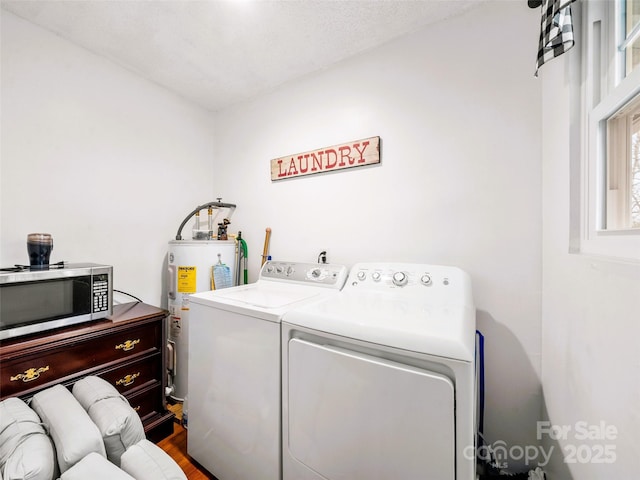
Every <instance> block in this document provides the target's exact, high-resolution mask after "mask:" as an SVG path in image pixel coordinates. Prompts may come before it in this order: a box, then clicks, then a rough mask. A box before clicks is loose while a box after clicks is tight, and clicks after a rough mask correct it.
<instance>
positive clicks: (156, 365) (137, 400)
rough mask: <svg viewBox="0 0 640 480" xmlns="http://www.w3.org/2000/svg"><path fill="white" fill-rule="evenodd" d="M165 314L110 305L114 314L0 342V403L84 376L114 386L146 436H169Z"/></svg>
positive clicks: (143, 307) (135, 305)
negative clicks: (137, 415)
mask: <svg viewBox="0 0 640 480" xmlns="http://www.w3.org/2000/svg"><path fill="white" fill-rule="evenodd" d="M166 315H167V312H166V311H165V310H162V309H159V308H156V307H153V306H151V305H147V304H144V303H139V302H132V303H125V304H120V305H114V307H113V316H111V317H109V318H107V319H104V320H97V321H93V322H88V323H83V324H80V325H75V326H72V327H65V328H61V329H57V330H51V331H49V332H44V333H40V334H35V335H29V336H24V337H20V338H15V339H10V340H4V341H2V342H0V400H2V399H4V398H6V397H16V396H17V397H20V398H22V399H24V400H26V399H28V398H29V397H31V396H32V395H33V394H35V393H37V392H38V391H40V390H44V389H45V388H48V387H51V386H53V385H55V384H57V383H61V384H63V385H66V386H68V387H69V386H71V385H72V384H73V383H74V382H75V381H76V380H79V379H80V378H82V377H84V376H86V375H97V376H99V377H102V378H104V379H105V380H107V381H108V382H110V383H111V384H113V385H114V386H115V387H116V388H117V389H118V391H119V392H120V393H121V394H122V395H124V396H125V397H126V398H127V400H128V401H129V403H130V404H131V406H132V407H133V408H134V409H135V410H136V411H137V412H138V414H139V415H140V418H141V419H142V423H143V425H144V428H145V433H146V435H147V438H148V439H149V440H151V441H153V442H157V441H159V440H161V439H162V438H164V437H166V436H167V435H170V434H171V433H173V417H174V414H173V413H171V412H169V411H168V410H167V409H166V403H165V397H164V389H165V379H166V373H165V365H166V361H165V360H166V359H165V355H166V340H167V332H166V321H165V318H166Z"/></svg>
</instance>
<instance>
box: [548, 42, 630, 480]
mask: <svg viewBox="0 0 640 480" xmlns="http://www.w3.org/2000/svg"><path fill="white" fill-rule="evenodd" d="M575 54H576V50H574V51H570V52H569V53H567V54H566V55H564V56H563V57H560V58H558V59H555V60H554V61H553V62H551V63H549V64H548V65H545V66H544V67H543V69H542V70H541V75H540V78H541V81H542V84H543V117H542V119H543V125H544V129H543V138H544V147H543V156H542V157H543V192H542V198H543V229H542V231H543V282H542V287H543V290H542V291H543V310H542V380H543V388H544V402H545V409H546V415H547V418H548V421H549V422H550V423H551V424H552V425H555V426H557V428H561V427H565V428H566V427H568V428H569V429H570V430H568V431H567V434H566V435H565V436H564V438H562V439H560V440H559V441H554V440H553V439H552V438H551V437H550V435H546V434H545V435H543V440H544V443H545V448H546V449H547V451H548V449H549V448H553V450H554V453H555V455H554V457H553V463H552V466H551V467H549V471H550V472H551V476H550V478H551V479H552V480H565V479H571V478H575V479H580V480H595V479H598V480H610V479H616V480H627V479H634V478H638V476H639V475H640V473H639V472H640V435H639V433H638V432H640V373H639V372H640V348H639V346H638V345H639V340H638V339H639V338H640V316H639V315H638V312H640V265H638V264H632V263H624V262H617V261H613V260H607V259H603V258H595V257H590V256H587V255H580V254H569V253H568V251H569V238H570V234H569V227H570V225H569V218H570V214H571V213H575V212H570V195H569V189H570V186H571V185H572V182H574V183H573V185H574V186H575V185H578V186H579V181H580V171H579V169H575V168H570V160H569V159H570V155H571V151H570V149H569V135H570V126H571V125H570V108H569V97H570V93H571V91H570V88H569V86H570V84H571V80H572V79H571V76H570V74H569V73H568V62H569V57H570V55H575ZM603 425H604V426H605V429H606V428H615V429H616V430H617V433H616V434H615V435H613V434H612V432H609V433H607V431H606V430H603V429H602V426H603ZM584 426H587V427H588V428H593V430H592V434H593V435H594V436H595V438H593V439H591V440H584V439H583V438H581V437H582V436H583V435H582V431H581V429H582V427H584ZM576 452H577V454H576ZM612 454H613V455H612ZM609 459H611V460H613V462H611V463H609V462H603V460H609Z"/></svg>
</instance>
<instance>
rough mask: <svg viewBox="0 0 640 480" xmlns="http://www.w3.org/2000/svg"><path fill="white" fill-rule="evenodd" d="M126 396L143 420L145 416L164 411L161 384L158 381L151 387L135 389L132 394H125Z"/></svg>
mask: <svg viewBox="0 0 640 480" xmlns="http://www.w3.org/2000/svg"><path fill="white" fill-rule="evenodd" d="M126 398H127V401H128V402H129V405H131V407H132V408H133V409H134V410H135V411H136V412H138V415H140V418H141V419H142V421H143V422H144V420H145V419H147V418H150V417H152V416H156V415H160V414H161V413H163V412H164V403H163V401H162V399H163V394H162V385H160V384H159V383H158V385H155V386H152V387H151V388H145V389H143V390H137V391H136V392H134V393H133V394H131V395H127V397H126Z"/></svg>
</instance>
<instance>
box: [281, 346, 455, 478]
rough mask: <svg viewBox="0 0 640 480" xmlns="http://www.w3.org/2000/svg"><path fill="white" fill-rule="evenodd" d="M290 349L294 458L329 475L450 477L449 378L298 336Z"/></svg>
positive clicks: (451, 389)
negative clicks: (316, 342)
mask: <svg viewBox="0 0 640 480" xmlns="http://www.w3.org/2000/svg"><path fill="white" fill-rule="evenodd" d="M288 348H289V352H288V375H289V378H288V385H289V390H288V413H287V414H288V418H287V420H288V422H286V423H288V429H289V430H288V437H289V444H288V445H287V446H286V447H285V448H288V449H289V453H290V455H291V456H293V458H295V459H296V460H297V462H300V463H301V464H304V465H305V466H306V467H307V468H308V469H311V470H312V471H314V472H315V473H316V474H318V475H320V476H322V478H326V479H328V480H338V479H344V480H352V479H356V478H361V479H380V480H382V479H393V480H397V479H407V480H408V479H434V480H435V479H437V480H449V479H454V478H455V450H454V442H455V416H454V415H455V414H454V385H453V383H452V382H451V380H450V379H449V378H447V377H445V376H443V375H440V374H437V373H433V372H429V371H426V370H421V369H419V368H414V367H411V366H407V365H402V364H399V363H395V362H391V361H388V360H385V359H381V358H377V357H373V356H368V355H364V354H361V353H358V352H353V351H349V350H346V349H345V350H343V349H341V348H336V347H329V346H323V345H317V344H314V343H311V342H308V341H304V340H300V339H291V340H290V341H289V345H288ZM285 478H287V475H286V472H285ZM292 478H293V477H292Z"/></svg>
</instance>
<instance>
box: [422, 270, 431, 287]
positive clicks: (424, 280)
mask: <svg viewBox="0 0 640 480" xmlns="http://www.w3.org/2000/svg"><path fill="white" fill-rule="evenodd" d="M420 282H422V284H423V285H431V275H429V274H428V273H425V274H424V275H422V277H421V278H420Z"/></svg>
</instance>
